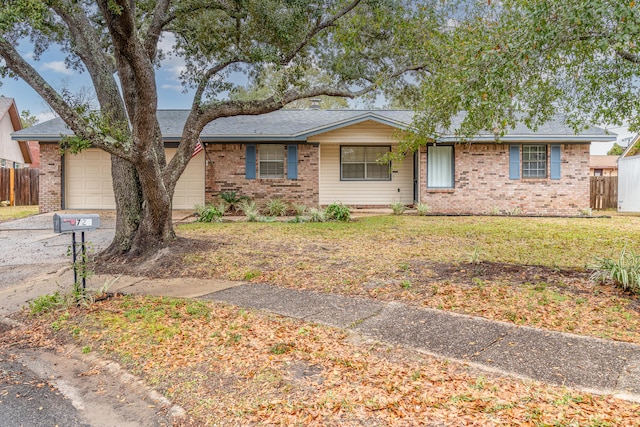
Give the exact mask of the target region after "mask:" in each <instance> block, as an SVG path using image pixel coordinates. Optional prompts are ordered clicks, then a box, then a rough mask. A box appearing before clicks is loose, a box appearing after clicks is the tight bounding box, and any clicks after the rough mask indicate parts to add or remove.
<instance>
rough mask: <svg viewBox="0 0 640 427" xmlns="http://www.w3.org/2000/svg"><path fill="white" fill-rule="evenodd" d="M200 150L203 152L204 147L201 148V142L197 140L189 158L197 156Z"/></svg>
mask: <svg viewBox="0 0 640 427" xmlns="http://www.w3.org/2000/svg"><path fill="white" fill-rule="evenodd" d="M202 150H204V147H203V146H202V142H201V141H200V140H198V143H197V144H196V148H194V149H193V153H191V157H195V156H197V155H198V153H199V152H201V151H202Z"/></svg>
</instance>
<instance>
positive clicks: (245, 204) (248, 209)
mask: <svg viewBox="0 0 640 427" xmlns="http://www.w3.org/2000/svg"><path fill="white" fill-rule="evenodd" d="M238 209H240V210H241V211H242V213H243V214H244V215H245V216H246V217H247V221H249V222H256V221H257V220H258V208H257V207H256V203H255V202H252V201H251V200H249V199H243V200H241V201H240V203H239V204H238Z"/></svg>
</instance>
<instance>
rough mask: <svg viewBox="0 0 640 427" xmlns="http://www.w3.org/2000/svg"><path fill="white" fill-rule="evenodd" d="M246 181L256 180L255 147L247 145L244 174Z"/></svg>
mask: <svg viewBox="0 0 640 427" xmlns="http://www.w3.org/2000/svg"><path fill="white" fill-rule="evenodd" d="M245 177H246V178H247V179H256V146H255V145H247V155H246V172H245Z"/></svg>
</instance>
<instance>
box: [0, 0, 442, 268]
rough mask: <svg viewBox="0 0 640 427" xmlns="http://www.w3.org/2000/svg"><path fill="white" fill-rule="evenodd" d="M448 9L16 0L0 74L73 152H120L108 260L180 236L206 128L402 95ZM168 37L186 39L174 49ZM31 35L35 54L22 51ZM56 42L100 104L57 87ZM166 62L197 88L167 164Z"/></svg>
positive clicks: (188, 0) (405, 3) (426, 65)
mask: <svg viewBox="0 0 640 427" xmlns="http://www.w3.org/2000/svg"><path fill="white" fill-rule="evenodd" d="M445 3H446V2H444V3H443V2H440V1H438V0H429V1H427V2H421V3H420V4H419V5H418V4H417V3H415V2H412V1H410V0H316V1H301V0H259V1H258V0H256V1H250V0H235V1H229V0H217V1H215V0H214V1H202V0H180V1H173V0H145V1H129V0H98V1H96V2H90V1H86V0H4V1H3V2H2V8H0V57H1V58H2V59H3V63H0V74H2V75H3V76H12V77H16V78H20V79H22V80H24V81H25V82H26V83H27V84H29V85H30V86H31V87H33V88H34V89H35V90H36V91H37V92H38V93H39V94H40V96H42V98H43V99H44V100H45V101H46V102H47V103H48V104H49V105H50V107H51V108H52V109H53V111H55V113H57V114H58V115H59V116H60V117H61V118H62V120H64V122H65V123H66V124H67V125H68V126H69V128H70V129H71V130H72V131H73V132H74V134H75V137H74V138H69V139H68V140H66V141H65V142H64V143H65V147H68V148H70V149H72V150H81V149H84V148H86V147H97V148H100V149H102V150H105V151H107V152H108V153H110V154H111V155H112V176H113V186H114V193H115V196H116V210H117V218H118V219H117V224H116V237H115V239H114V241H113V243H112V245H111V246H110V248H109V249H108V250H107V251H106V254H107V255H118V254H127V253H133V254H142V253H145V252H150V251H153V250H154V249H156V248H159V247H162V246H164V245H166V244H168V243H169V242H170V241H171V240H172V239H173V238H174V233H173V228H172V225H171V200H172V197H173V192H174V189H175V184H176V182H177V180H178V178H179V177H180V175H181V174H182V172H183V171H184V170H185V168H186V166H187V163H188V162H189V159H190V157H191V153H192V152H193V149H194V148H195V146H196V144H197V143H198V137H199V135H200V132H201V131H202V129H203V128H204V126H205V125H206V124H207V123H209V122H211V121H213V120H216V119H217V118H220V117H227V116H233V115H240V114H262V113H267V112H270V111H274V110H277V109H279V108H282V107H283V106H286V105H288V104H290V103H293V102H296V101H298V100H302V99H306V98H311V97H318V96H332V97H336V96H337V97H346V98H353V97H356V96H362V95H365V94H368V93H374V92H378V93H380V92H382V93H388V94H389V93H401V92H402V91H403V90H405V88H406V87H407V86H408V85H411V84H412V83H415V82H417V81H419V80H420V78H421V76H424V75H425V74H427V73H429V72H431V70H430V64H431V63H432V62H433V60H434V58H433V57H432V56H431V55H430V53H429V52H430V48H429V46H430V45H432V44H434V43H437V42H439V38H440V32H441V29H442V28H443V27H444V26H445V24H446V22H447V19H449V17H450V13H451V7H450V6H449V5H448V4H445ZM168 34H172V35H173V36H174V37H175V44H174V45H173V46H172V47H171V48H169V49H168V50H163V49H162V48H161V41H162V39H163V37H164V36H166V35H168ZM26 40H28V41H30V43H32V45H33V55H32V56H31V57H30V58H27V57H25V56H24V55H23V54H22V53H21V51H20V50H18V48H17V47H16V46H18V45H19V44H20V43H22V42H24V41H26ZM54 45H55V46H57V47H58V48H59V49H61V50H62V51H63V52H64V53H65V54H66V58H65V62H66V64H67V66H68V67H70V68H73V69H75V70H79V71H82V72H86V73H88V75H89V76H90V77H91V81H92V85H93V91H94V92H95V99H96V100H97V105H98V108H97V109H94V108H91V106H90V105H88V104H87V103H86V102H83V101H82V99H79V98H78V97H74V96H73V94H71V93H69V92H68V91H66V90H61V89H58V90H57V89H56V88H54V87H53V85H51V84H50V83H49V82H47V81H46V80H45V79H44V78H43V77H42V75H40V74H39V73H38V71H37V69H36V68H35V67H34V66H33V65H32V63H31V61H32V60H35V61H38V60H39V59H40V58H41V56H42V54H43V53H44V52H46V51H47V49H50V48H51V47H52V46H54ZM167 55H172V56H173V57H177V58H180V59H181V60H182V61H183V62H184V71H183V72H182V74H181V79H182V82H183V85H184V87H185V89H188V90H190V91H192V93H193V102H192V107H191V110H190V113H189V115H188V118H187V120H186V123H185V125H184V128H183V132H182V135H181V138H180V143H179V146H178V149H177V153H176V155H175V156H174V157H173V158H172V159H171V161H169V162H167V160H166V158H165V152H164V144H163V139H162V134H161V131H160V126H159V124H158V121H157V117H156V111H157V104H158V88H157V83H156V71H157V69H158V68H159V67H161V66H162V64H163V59H164V58H166V57H167ZM266 69H268V70H269V71H270V72H271V77H272V81H270V83H269V90H268V91H266V92H264V93H257V94H256V96H255V97H253V96H252V97H237V96H236V97H234V96H230V94H231V95H233V94H234V93H239V92H241V90H245V89H240V88H241V87H245V88H247V87H253V86H259V79H261V78H263V77H264V70H266ZM312 70H313V72H311V71H312ZM408 75H409V77H407V76H408ZM310 76H311V77H310Z"/></svg>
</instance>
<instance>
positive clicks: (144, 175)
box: [130, 134, 176, 256]
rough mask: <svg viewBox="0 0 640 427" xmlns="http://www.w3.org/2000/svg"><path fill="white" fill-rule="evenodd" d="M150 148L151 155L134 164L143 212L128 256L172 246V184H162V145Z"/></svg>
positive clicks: (164, 165) (144, 253)
mask: <svg viewBox="0 0 640 427" xmlns="http://www.w3.org/2000/svg"><path fill="white" fill-rule="evenodd" d="M158 139H159V141H158V142H156V143H153V144H151V146H150V147H149V148H150V153H148V154H146V155H144V156H142V157H141V159H140V161H139V162H137V163H136V165H135V166H136V170H137V172H138V176H139V178H140V183H141V189H142V199H143V203H142V211H141V217H140V223H139V224H138V229H137V231H136V233H135V235H134V237H133V242H132V245H131V249H130V254H131V255H133V256H138V255H147V254H149V255H150V254H153V253H154V252H156V251H157V250H158V249H161V248H163V247H165V246H167V245H169V244H171V242H173V240H174V239H175V237H176V235H175V232H174V231H173V223H172V217H171V214H172V199H173V191H174V189H175V183H169V184H168V185H166V184H165V181H164V178H163V170H164V168H165V167H166V162H165V157H164V144H163V142H162V137H161V136H160V135H159V134H158Z"/></svg>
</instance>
